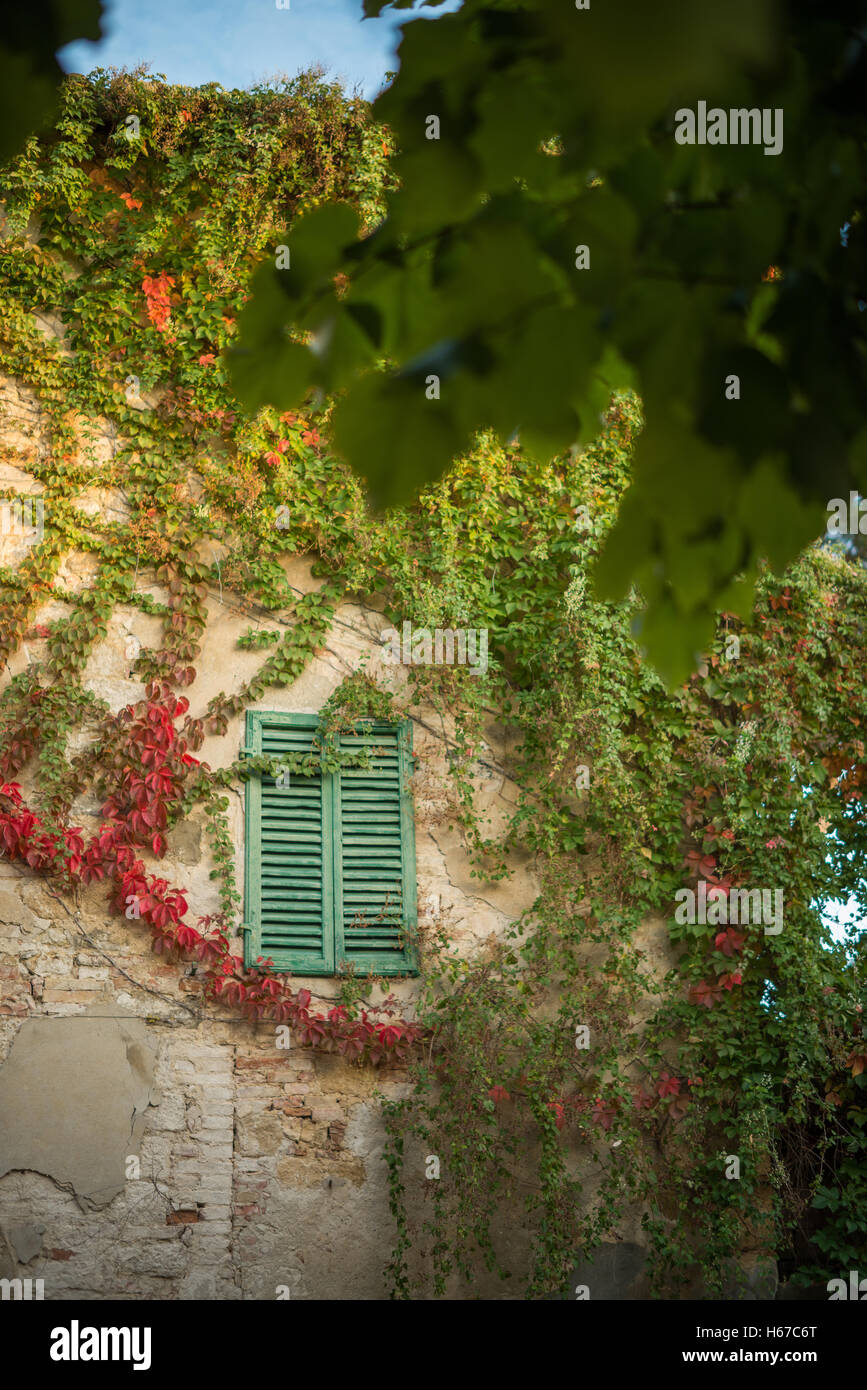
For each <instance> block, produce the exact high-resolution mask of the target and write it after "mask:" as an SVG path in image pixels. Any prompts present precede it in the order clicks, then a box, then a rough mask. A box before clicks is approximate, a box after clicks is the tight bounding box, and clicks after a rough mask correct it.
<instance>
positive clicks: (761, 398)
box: [231, 0, 867, 683]
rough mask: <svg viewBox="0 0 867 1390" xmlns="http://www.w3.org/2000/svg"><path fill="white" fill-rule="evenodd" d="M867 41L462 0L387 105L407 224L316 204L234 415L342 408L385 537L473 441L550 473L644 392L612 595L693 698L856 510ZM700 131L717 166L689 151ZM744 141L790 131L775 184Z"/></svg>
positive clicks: (403, 64) (856, 21)
mask: <svg viewBox="0 0 867 1390" xmlns="http://www.w3.org/2000/svg"><path fill="white" fill-rule="evenodd" d="M427 3H428V4H435V0H427ZM407 6H408V0H395V6H394V7H395V8H397V9H403V8H407ZM364 8H365V13H366V14H367V15H368V16H373V15H378V14H379V13H380V12H381V11H382V10H383V9H384V8H386V0H365V6H364ZM864 21H865V5H864V4H863V3H862V0H848V3H841V4H839V5H837V6H835V7H834V9H833V11H832V12H827V11H824V10H823V9H822V7H819V6H815V5H807V4H803V3H800V2H799V0H787V3H781V4H773V3H771V0H729V3H727V4H726V5H724V6H723V5H716V6H707V5H703V6H696V5H695V4H693V3H691V0H660V2H659V3H656V4H653V5H648V4H647V3H646V0H617V3H603V0H593V2H592V3H589V4H587V5H586V6H585V7H584V8H579V6H578V5H576V4H571V3H567V2H566V0H464V4H463V5H462V6H461V8H460V10H459V11H457V12H456V13H450V14H444V15H440V16H438V17H433V18H431V17H428V18H427V19H425V20H420V19H413V20H411V21H410V22H408V23H407V24H405V25H404V28H403V39H402V42H401V45H400V49H399V56H400V70H399V72H398V74H397V76H396V77H395V79H394V81H393V83H392V84H391V85H390V86H389V87H388V88H387V89H386V90H385V91H384V92H383V93H382V94H381V95H380V97H379V98H378V100H377V101H376V102H375V104H374V116H375V117H376V118H377V119H378V120H380V121H382V122H385V123H386V124H387V126H388V129H389V130H390V132H391V137H390V138H391V139H392V140H394V141H395V142H396V144H397V151H396V155H395V161H394V165H395V172H396V175H397V178H398V180H399V186H398V187H397V188H396V189H394V190H393V191H392V193H391V196H390V198H389V200H388V208H387V215H386V217H385V218H384V219H383V221H382V222H381V223H380V224H379V225H378V226H377V227H376V228H375V229H374V230H373V231H372V232H371V233H369V234H367V233H366V234H364V235H363V236H361V237H359V234H358V217H357V214H356V213H355V212H354V211H353V210H351V209H350V207H349V206H347V205H341V204H337V203H328V204H325V205H322V206H319V207H318V208H316V209H315V210H314V211H313V212H311V213H309V214H308V215H307V216H305V217H304V218H303V219H302V220H301V221H300V222H299V223H298V224H297V225H296V226H295V227H294V229H293V232H292V235H291V237H290V239H289V242H288V243H287V246H286V248H284V252H283V253H282V254H280V253H277V248H276V247H275V255H274V256H273V257H272V258H271V260H270V262H269V263H267V264H265V265H264V266H263V267H262V268H261V270H260V271H259V273H258V276H257V278H256V279H255V280H254V283H253V293H252V297H251V299H250V302H249V303H248V305H247V306H246V309H245V312H244V315H243V317H242V321H241V325H240V328H241V332H240V338H239V344H238V347H237V348H235V349H233V350H232V354H231V355H232V357H233V380H234V385H235V387H236V389H237V391H238V392H239V394H240V395H241V397H242V398H243V399H244V401H245V403H246V404H247V405H248V406H250V407H257V406H260V405H262V404H264V403H266V402H267V403H270V404H272V405H275V406H278V407H280V408H289V407H293V406H297V405H298V404H299V403H300V402H301V401H302V400H303V399H304V398H305V397H306V396H307V393H308V392H309V391H311V389H312V390H314V391H316V390H318V391H319V392H323V393H328V394H331V393H337V394H338V396H339V401H338V405H337V408H336V410H335V413H334V420H333V424H334V433H335V439H336V443H337V446H338V448H339V449H340V450H341V452H342V453H343V454H344V455H345V457H346V458H347V459H348V460H349V461H350V463H351V464H352V465H353V467H354V468H355V469H356V470H357V472H359V473H360V474H361V475H362V476H364V477H365V478H366V479H367V483H368V486H369V488H370V491H371V494H372V495H373V496H374V498H376V499H377V500H378V501H379V502H380V503H381V504H385V505H388V504H393V503H397V502H400V501H402V500H404V499H406V498H408V497H409V496H411V495H412V493H413V492H414V491H415V490H416V489H418V488H419V487H420V486H421V485H423V484H424V483H426V482H430V481H431V480H432V479H434V478H436V477H437V476H438V475H439V474H441V472H442V471H443V470H444V469H445V468H446V467H447V466H448V465H449V463H450V462H451V460H452V459H453V458H454V457H455V456H456V455H458V454H460V453H461V452H462V451H464V450H466V449H467V448H468V447H469V445H470V444H471V441H472V439H473V437H474V435H475V434H476V432H477V431H478V430H479V429H481V428H494V429H496V430H497V431H499V432H500V434H501V435H502V436H503V437H504V438H508V439H511V438H513V437H514V436H515V435H516V434H517V436H518V438H519V439H520V442H521V445H522V447H524V448H525V449H527V450H529V451H531V452H533V453H535V454H537V455H539V456H542V457H550V456H552V455H555V454H557V453H558V452H562V451H564V450H566V449H569V448H574V447H575V446H576V445H577V446H579V447H580V446H583V445H586V444H587V443H588V442H589V441H590V440H591V439H592V438H593V437H594V436H595V434H596V433H597V430H598V428H599V416H600V412H601V411H602V410H603V409H604V408H605V406H606V405H607V403H608V400H609V398H610V395H611V392H612V390H613V389H621V388H626V387H630V388H634V389H637V390H638V391H639V393H640V396H641V399H642V401H643V405H644V411H645V415H646V422H647V423H646V428H645V430H644V432H643V434H642V436H641V439H640V442H639V444H638V447H637V451H636V459H635V480H634V483H633V486H632V488H631V490H630V492H629V494H628V495H627V497H626V499H625V501H624V504H623V507H622V510H621V514H620V518H619V521H618V524H617V527H616V528H615V530H614V532H613V533H612V535H611V537H610V540H609V543H608V545H607V547H606V550H605V552H604V555H603V557H602V561H601V564H600V566H599V570H598V575H597V583H598V585H599V589H600V592H601V593H602V594H603V595H604V596H610V597H618V596H621V595H623V594H624V593H626V592H627V591H628V590H629V589H630V587H631V586H632V585H637V586H638V588H639V591H640V593H641V594H642V596H643V598H644V600H645V608H644V614H643V617H642V618H640V619H639V620H638V621H639V636H640V640H641V641H642V643H643V644H644V646H645V648H646V649H647V651H648V652H649V655H650V657H651V658H652V660H653V661H654V662H655V663H656V665H657V667H658V668H659V670H660V671H661V672H662V674H663V675H664V676H665V677H666V679H667V680H668V681H669V682H670V683H677V682H679V681H681V680H683V678H684V677H685V676H686V675H687V674H688V673H689V671H690V670H691V669H692V667H693V666H694V663H695V660H696V656H697V653H698V652H700V651H701V650H702V649H704V648H705V647H706V645H707V642H708V640H709V637H710V635H711V632H712V630H713V622H714V618H713V614H714V612H715V611H718V610H723V611H731V612H736V613H739V614H746V613H747V612H748V611H749V607H750V603H751V595H752V592H753V584H754V579H755V575H756V572H757V566H758V564H759V562H760V560H761V559H762V558H766V559H768V560H770V562H771V563H772V565H773V566H774V567H775V568H776V569H781V568H783V567H784V566H785V565H786V564H787V563H788V562H789V561H791V560H792V559H793V558H794V557H795V556H796V555H797V554H798V553H799V551H800V550H801V549H802V548H803V546H804V545H805V544H806V543H807V542H809V541H810V540H811V539H812V538H814V537H815V536H816V535H817V534H818V533H819V532H820V531H821V530H822V526H823V521H824V518H825V516H826V508H827V503H828V499H829V498H830V497H833V496H837V495H845V493H846V492H847V490H848V489H849V488H850V487H858V488H864V487H865V486H867V428H865V426H864V423H863V411H862V405H861V403H862V401H863V398H864V392H865V385H867V382H865V358H864V350H865V329H867V316H865V314H864V312H863V309H864V300H863V299H862V296H863V295H865V294H867V276H865V273H864V271H865V267H864V255H865V250H864V237H863V223H861V221H860V218H861V206H862V202H863V159H864V135H865V93H867V82H865V78H867V57H865V35H867V29H865V26H864ZM700 102H703V103H705V104H706V106H705V112H706V113H710V114H711V117H712V120H711V124H712V127H713V128H712V129H711V130H710V131H709V135H710V136H711V137H712V139H717V140H718V142H717V143H712V139H709V140H708V142H707V143H694V144H691V143H680V140H679V138H678V136H680V137H681V138H683V136H684V134H685V122H684V121H683V120H681V119H678V118H677V113H678V112H679V111H681V110H683V109H689V110H690V111H691V112H693V113H695V115H696V117H697V125H698V126H699V127H701V126H702V121H701V117H700V114H699V103H700ZM714 108H719V109H720V110H721V111H722V112H723V113H724V115H725V121H724V122H722V123H720V122H718V121H715V118H713V115H712V113H713V110H714ZM749 111H755V112H757V113H759V116H758V118H757V119H760V118H761V115H762V113H767V116H766V118H765V119H766V121H767V124H768V132H769V133H770V132H771V130H772V129H773V128H774V127H773V122H774V121H776V122H777V126H776V127H775V128H776V129H777V130H779V134H780V140H779V141H778V142H777V143H780V145H781V147H780V148H779V149H778V150H777V152H776V153H774V152H773V151H774V147H775V142H774V141H773V140H771V141H769V139H768V134H765V133H764V131H763V132H762V135H761V139H760V142H759V143H720V142H719V137H720V135H721V134H727V133H731V134H733V133H734V129H735V128H737V126H738V122H740V121H741V117H740V116H738V118H737V120H735V117H734V113H735V112H743V113H744V118H743V123H742V129H743V131H744V132H746V130H747V129H748V128H749V130H750V131H752V129H753V124H754V121H753V118H750V117H748V116H746V113H747V112H749ZM729 113H732V119H731V122H729ZM730 124H731V126H732V131H731V132H729V125H730ZM702 129H703V128H702ZM695 133H696V139H697V140H698V139H699V138H700V136H699V131H698V129H697V130H696V132H695ZM756 134H758V127H756ZM846 224H848V228H847V230H846V231H845V232H844V233H842V234H841V228H844V227H846ZM582 247H583V248H586V251H585V252H584V253H583V254H582V252H581V251H580V249H579V248H582ZM733 378H736V379H737V382H736V383H735V382H733V380H732V379H733Z"/></svg>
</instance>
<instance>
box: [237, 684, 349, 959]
mask: <svg viewBox="0 0 867 1390" xmlns="http://www.w3.org/2000/svg"><path fill="white" fill-rule="evenodd" d="M317 726H318V720H317V719H316V718H315V716H312V715H297V714H257V713H254V712H253V711H249V712H248V714H247V744H248V747H249V748H250V751H251V752H252V753H254V754H270V755H272V756H274V757H279V756H280V755H281V754H283V753H294V754H302V755H303V754H306V753H310V752H311V751H312V748H313V735H314V733H315V731H316V728H317ZM328 781H329V779H327V778H323V777H322V776H321V775H320V774H319V773H314V774H312V775H310V776H302V775H300V774H296V773H294V772H292V773H290V777H289V785H288V787H280V786H277V785H276V782H275V779H274V778H273V777H268V776H265V775H263V776H261V777H254V778H251V779H250V781H249V782H248V784H247V844H246V855H247V865H246V875H245V899H246V914H245V915H246V920H247V922H248V924H249V926H250V927H251V931H250V934H249V939H248V947H247V953H246V954H247V959H248V962H250V963H252V962H254V961H255V960H256V957H257V956H266V957H268V956H270V957H271V959H272V960H273V962H274V965H275V966H276V967H277V969H279V970H291V971H293V972H294V973H295V974H298V975H331V974H333V973H334V932H333V929H332V920H333V912H332V881H333V871H332V839H333V836H332V798H331V794H330V787H329V785H328Z"/></svg>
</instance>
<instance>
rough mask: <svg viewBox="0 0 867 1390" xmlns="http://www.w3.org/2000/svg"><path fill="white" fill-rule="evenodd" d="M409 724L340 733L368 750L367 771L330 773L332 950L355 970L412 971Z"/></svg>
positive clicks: (345, 744) (350, 744)
mask: <svg viewBox="0 0 867 1390" xmlns="http://www.w3.org/2000/svg"><path fill="white" fill-rule="evenodd" d="M411 740H412V725H411V723H410V722H409V720H406V721H404V722H403V723H401V724H400V725H398V726H397V727H395V726H394V725H393V724H392V725H388V724H382V723H378V722H374V721H372V720H371V721H364V722H363V723H360V724H359V725H358V726H357V728H356V732H355V733H352V734H341V735H340V747H341V748H342V749H345V750H348V749H359V748H366V749H369V750H371V752H372V755H373V757H372V766H371V767H370V769H362V768H345V769H342V770H341V771H340V772H338V773H336V774H335V776H334V783H335V798H334V836H335V845H336V853H335V856H334V916H335V951H336V959H337V963H338V966H340V965H341V964H342V963H343V962H346V964H348V965H352V966H354V967H355V970H356V972H357V973H358V974H367V972H368V971H373V972H374V973H375V974H377V975H397V974H408V973H414V972H415V968H416V951H415V934H416V925H417V909H416V879H415V837H414V831H413V818H412V800H411V795H410V790H409V777H410V773H411Z"/></svg>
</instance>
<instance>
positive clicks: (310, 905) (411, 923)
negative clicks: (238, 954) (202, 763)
mask: <svg viewBox="0 0 867 1390" xmlns="http://www.w3.org/2000/svg"><path fill="white" fill-rule="evenodd" d="M318 727H319V720H318V719H317V718H316V716H315V715H300V714H284V713H273V714H267V713H260V712H259V711H252V710H250V711H248V713H247V740H246V748H247V751H248V752H249V753H250V754H253V755H254V756H261V755H268V756H270V757H273V758H278V759H279V758H280V757H281V756H283V755H285V754H293V755H300V756H302V757H303V756H306V755H308V754H312V753H316V752H317V751H318V744H316V745H314V740H315V736H316V733H317V730H318ZM411 739H412V725H411V723H410V722H409V721H408V720H407V721H404V722H403V723H401V724H400V725H398V726H397V727H396V726H395V725H393V724H391V725H388V724H380V723H378V722H375V721H362V722H361V723H360V724H359V725H358V726H357V729H356V732H355V733H352V734H341V735H340V736H339V741H340V746H341V747H342V748H343V749H346V750H355V751H358V750H360V749H366V750H368V751H369V752H370V753H371V756H372V764H371V767H370V768H366V769H362V768H347V769H345V770H340V771H338V772H333V773H326V774H325V775H324V776H323V775H321V774H320V773H319V772H318V771H317V772H311V773H309V774H307V775H304V774H301V773H295V772H291V771H290V773H289V784H288V786H285V787H284V786H279V785H278V784H277V781H276V778H275V777H270V776H266V775H265V774H262V775H261V776H257V777H251V778H250V779H249V781H248V783H247V793H246V811H247V814H246V845H245V879H244V900H245V917H246V924H245V927H246V931H247V937H246V944H245V959H246V961H247V964H248V965H250V964H255V962H256V959H257V958H258V957H259V956H264V957H266V958H267V957H270V958H271V960H273V962H274V966H275V968H276V969H278V970H291V971H292V972H293V974H296V975H333V974H336V973H341V972H342V971H343V970H345V969H346V968H347V967H350V968H352V969H354V970H355V972H356V973H357V974H367V973H369V972H373V973H375V974H381V975H402V974H412V973H415V971H416V953H415V944H414V938H415V932H416V922H417V916H416V878H415V836H414V828H413V818H412V799H411V794H410V790H409V778H410V774H411Z"/></svg>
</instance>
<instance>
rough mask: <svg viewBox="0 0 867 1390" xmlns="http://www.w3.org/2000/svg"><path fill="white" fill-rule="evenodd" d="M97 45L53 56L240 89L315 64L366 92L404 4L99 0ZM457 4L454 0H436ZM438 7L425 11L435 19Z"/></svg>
mask: <svg viewBox="0 0 867 1390" xmlns="http://www.w3.org/2000/svg"><path fill="white" fill-rule="evenodd" d="M103 3H104V5H105V16H104V18H103V26H102V27H103V33H104V34H105V38H104V39H102V40H101V42H100V43H83V42H82V43H72V44H68V45H67V46H66V48H63V49H61V50H60V52H59V53H58V55H57V57H58V61H59V62H60V64H61V66H62V67H63V68H64V69H65V71H66V72H89V71H90V70H91V69H92V68H95V67H116V68H120V67H126V68H131V67H136V66H137V65H138V64H139V63H143V62H144V63H149V64H150V66H151V71H152V72H155V73H156V72H162V73H165V75H166V77H167V78H168V79H169V81H170V82H179V83H183V84H186V85H189V86H200V85H201V84H202V83H204V82H219V83H221V84H222V86H223V87H249V86H250V85H251V84H252V83H254V82H257V81H261V80H262V79H263V78H266V77H273V76H274V75H275V74H277V73H287V74H288V75H289V76H290V77H292V76H294V74H295V73H296V72H298V70H299V69H300V68H306V67H309V66H310V64H311V63H321V64H322V65H323V66H324V67H326V68H327V70H328V75H329V77H331V78H334V79H337V80H339V81H341V82H342V83H343V85H344V86H345V87H347V88H348V89H349V90H353V89H354V88H355V87H356V86H357V87H358V88H359V90H360V91H361V93H362V95H364V96H366V97H368V98H370V97H373V96H375V95H376V92H377V91H378V90H379V88H380V87H381V86H382V85H383V79H384V77H385V73H386V72H387V71H388V70H389V69H394V68H396V67H397V63H396V61H395V57H394V51H395V48H396V46H397V44H398V42H399V40H400V32H399V29H398V28H397V26H398V24H400V23H402V22H405V21H406V20H407V19H408V18H409V17H410V14H411V11H409V10H399V11H397V12H396V13H394V12H392V13H388V12H387V13H386V15H385V16H381V17H380V18H379V19H365V20H362V0H289V4H290V8H289V9H287V10H278V9H277V5H276V0H208V3H205V0H103ZM456 8H458V0H453V2H452V3H451V4H447V5H446V6H444V10H445V9H456ZM440 13H443V10H437V9H435V10H430V9H429V10H427V11H426V16H427V17H428V18H434V17H435V16H436V15H437V14H440Z"/></svg>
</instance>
